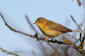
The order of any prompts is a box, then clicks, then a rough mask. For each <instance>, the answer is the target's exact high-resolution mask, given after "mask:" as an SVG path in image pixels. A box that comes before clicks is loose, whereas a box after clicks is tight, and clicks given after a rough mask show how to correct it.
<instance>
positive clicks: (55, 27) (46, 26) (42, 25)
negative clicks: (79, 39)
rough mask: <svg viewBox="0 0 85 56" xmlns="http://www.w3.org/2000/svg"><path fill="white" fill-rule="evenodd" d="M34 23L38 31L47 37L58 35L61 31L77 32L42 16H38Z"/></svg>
mask: <svg viewBox="0 0 85 56" xmlns="http://www.w3.org/2000/svg"><path fill="white" fill-rule="evenodd" d="M34 24H35V25H37V27H38V28H39V29H40V31H41V32H42V33H43V34H44V35H45V36H47V37H52V38H54V37H58V36H59V35H61V34H63V33H68V32H78V31H77V30H71V29H68V28H66V27H64V26H63V25H61V24H58V23H56V22H53V21H51V20H47V19H46V18H44V17H39V18H38V19H37V20H36V21H35V22H34Z"/></svg>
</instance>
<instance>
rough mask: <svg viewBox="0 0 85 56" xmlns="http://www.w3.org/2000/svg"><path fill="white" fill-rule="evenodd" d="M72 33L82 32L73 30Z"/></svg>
mask: <svg viewBox="0 0 85 56" xmlns="http://www.w3.org/2000/svg"><path fill="white" fill-rule="evenodd" d="M72 32H80V31H78V30H72Z"/></svg>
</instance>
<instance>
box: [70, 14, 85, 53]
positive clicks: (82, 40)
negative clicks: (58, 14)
mask: <svg viewBox="0 0 85 56" xmlns="http://www.w3.org/2000/svg"><path fill="white" fill-rule="evenodd" d="M71 19H72V20H73V22H74V23H75V24H76V25H77V27H78V28H79V30H80V31H81V32H82V33H83V34H84V36H83V38H82V39H81V34H80V44H79V47H78V48H79V49H81V52H82V53H83V54H85V52H84V39H85V32H84V31H83V30H82V29H81V28H80V27H79V25H78V24H77V22H76V20H75V19H74V18H73V16H72V15H71Z"/></svg>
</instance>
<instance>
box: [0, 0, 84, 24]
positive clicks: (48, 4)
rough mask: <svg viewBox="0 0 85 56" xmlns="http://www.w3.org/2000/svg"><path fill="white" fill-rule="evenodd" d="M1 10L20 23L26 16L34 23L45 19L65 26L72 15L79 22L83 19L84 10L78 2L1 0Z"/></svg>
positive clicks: (70, 0)
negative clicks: (38, 19)
mask: <svg viewBox="0 0 85 56" xmlns="http://www.w3.org/2000/svg"><path fill="white" fill-rule="evenodd" d="M0 10H1V11H3V12H4V14H5V15H6V14H7V15H8V16H9V17H11V19H14V20H15V21H16V19H17V21H18V22H20V21H21V20H22V19H24V15H25V14H27V15H28V16H29V17H30V19H31V20H32V22H34V21H35V20H36V19H37V18H38V17H45V18H47V19H50V20H53V21H56V22H58V23H60V24H63V25H64V23H65V20H66V19H70V16H69V15H71V14H72V15H74V16H75V17H77V18H76V19H78V20H79V18H83V17H82V15H83V9H82V7H78V4H77V1H76V0H74V1H72V0H1V1H0ZM78 20H77V21H78ZM22 21H23V20H22ZM79 21H80V20H79Z"/></svg>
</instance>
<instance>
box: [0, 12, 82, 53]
mask: <svg viewBox="0 0 85 56" xmlns="http://www.w3.org/2000/svg"><path fill="white" fill-rule="evenodd" d="M0 16H1V17H2V19H3V21H4V23H5V25H6V26H7V27H8V28H9V29H10V30H12V31H14V32H16V33H20V34H24V35H26V36H30V37H33V38H35V39H37V40H42V41H46V42H48V43H49V42H51V43H57V44H65V45H71V46H72V47H73V48H75V49H76V50H77V51H78V52H79V53H81V54H82V52H81V51H79V48H78V47H77V46H76V45H75V44H74V43H72V42H71V41H69V40H67V39H63V40H64V42H62V41H58V40H56V39H55V40H53V39H50V40H49V39H47V38H46V37H44V38H41V37H39V36H38V34H37V33H36V34H34V35H30V34H27V33H24V32H22V31H18V30H16V29H15V28H13V27H11V26H9V25H8V24H7V22H6V21H5V19H4V17H3V15H2V14H1V13H0ZM26 18H27V17H26ZM28 22H29V21H28ZM29 23H30V22H29ZM32 29H33V28H32Z"/></svg>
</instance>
